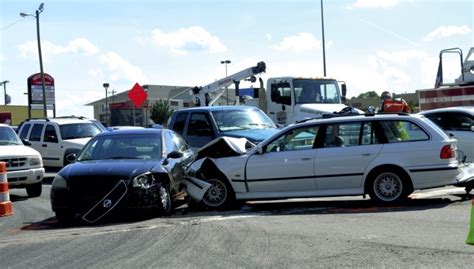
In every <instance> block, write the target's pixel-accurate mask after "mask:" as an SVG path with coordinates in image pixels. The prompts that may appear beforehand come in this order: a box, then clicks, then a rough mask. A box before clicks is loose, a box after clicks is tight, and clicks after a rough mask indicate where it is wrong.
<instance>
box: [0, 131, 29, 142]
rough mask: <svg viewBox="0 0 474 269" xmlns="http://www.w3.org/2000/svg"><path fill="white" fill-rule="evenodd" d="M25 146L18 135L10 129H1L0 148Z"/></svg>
mask: <svg viewBox="0 0 474 269" xmlns="http://www.w3.org/2000/svg"><path fill="white" fill-rule="evenodd" d="M3 145H23V143H22V142H21V140H20V138H19V137H18V135H17V134H16V133H15V131H13V129H11V128H10V127H0V146H3Z"/></svg>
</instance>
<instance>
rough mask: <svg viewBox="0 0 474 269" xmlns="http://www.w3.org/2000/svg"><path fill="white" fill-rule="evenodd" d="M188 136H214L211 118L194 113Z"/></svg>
mask: <svg viewBox="0 0 474 269" xmlns="http://www.w3.org/2000/svg"><path fill="white" fill-rule="evenodd" d="M186 133H187V135H190V136H213V135H214V132H213V131H212V128H211V123H210V121H209V118H208V117H207V116H206V114H204V113H192V114H191V119H190V120H189V124H188V130H187V132H186Z"/></svg>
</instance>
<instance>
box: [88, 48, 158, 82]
mask: <svg viewBox="0 0 474 269" xmlns="http://www.w3.org/2000/svg"><path fill="white" fill-rule="evenodd" d="M100 60H101V63H103V64H105V65H106V66H107V68H108V70H109V71H110V74H109V79H110V80H112V81H117V80H119V79H121V78H126V79H128V80H130V81H132V82H138V83H140V84H142V83H148V81H149V80H148V78H147V77H146V75H145V74H144V73H143V71H142V70H141V69H140V68H139V67H137V66H134V65H132V64H130V63H129V62H127V61H126V60H125V59H124V58H122V57H121V56H120V55H118V54H117V53H115V52H108V53H106V54H104V55H102V56H101V57H100ZM94 72H95V73H97V72H98V71H97V70H95V71H94Z"/></svg>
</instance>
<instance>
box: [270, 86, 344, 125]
mask: <svg viewBox="0 0 474 269" xmlns="http://www.w3.org/2000/svg"><path fill="white" fill-rule="evenodd" d="M341 91H342V92H341ZM345 95H346V86H345V84H342V85H341V86H339V82H338V81H337V80H335V79H328V78H295V77H277V78H269V79H268V80H267V92H266V106H267V109H266V110H267V114H268V115H269V116H270V118H271V119H272V120H273V121H274V122H275V123H277V124H281V125H288V124H290V123H294V122H296V121H299V120H303V119H307V118H317V117H322V115H323V114H327V113H333V112H339V111H341V110H342V109H344V108H345V107H346V105H344V104H342V102H343V101H345Z"/></svg>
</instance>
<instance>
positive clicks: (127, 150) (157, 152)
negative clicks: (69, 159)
mask: <svg viewBox="0 0 474 269" xmlns="http://www.w3.org/2000/svg"><path fill="white" fill-rule="evenodd" d="M160 158H161V141H160V136H156V135H133V136H130V135H128V136H127V135H116V136H102V137H95V138H93V139H91V140H90V141H89V142H88V143H87V144H86V145H85V146H84V148H83V149H82V150H81V152H80V153H79V157H78V158H77V161H88V160H104V159H160Z"/></svg>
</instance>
